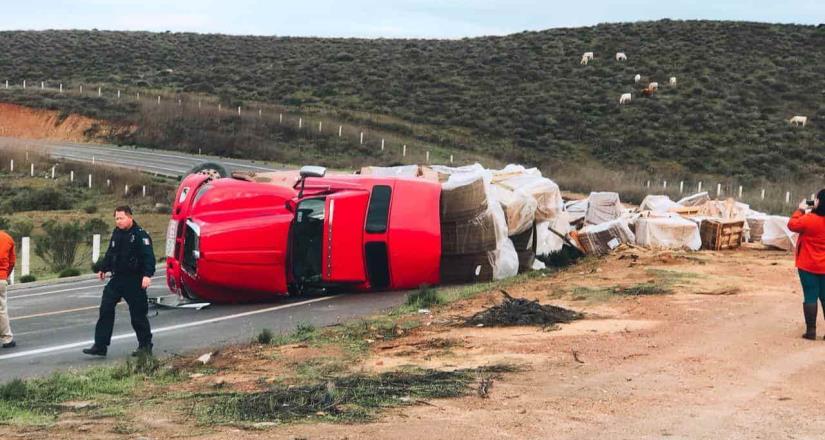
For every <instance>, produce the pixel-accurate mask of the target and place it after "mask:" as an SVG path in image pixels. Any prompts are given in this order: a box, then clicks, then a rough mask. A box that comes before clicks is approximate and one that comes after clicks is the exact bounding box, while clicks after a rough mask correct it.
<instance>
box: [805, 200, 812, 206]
mask: <svg viewBox="0 0 825 440" xmlns="http://www.w3.org/2000/svg"><path fill="white" fill-rule="evenodd" d="M805 204H806V205H808V206H810V207H813V206H814V201H813V200H805Z"/></svg>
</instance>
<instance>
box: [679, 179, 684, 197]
mask: <svg viewBox="0 0 825 440" xmlns="http://www.w3.org/2000/svg"><path fill="white" fill-rule="evenodd" d="M684 191H685V181H684V180H682V181H680V182H679V194H682V193H683V192H684Z"/></svg>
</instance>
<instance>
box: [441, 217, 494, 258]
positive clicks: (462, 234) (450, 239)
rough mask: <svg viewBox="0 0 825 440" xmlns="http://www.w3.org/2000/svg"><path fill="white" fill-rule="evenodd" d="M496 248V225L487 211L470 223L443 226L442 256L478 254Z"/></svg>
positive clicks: (443, 224) (445, 224)
mask: <svg viewBox="0 0 825 440" xmlns="http://www.w3.org/2000/svg"><path fill="white" fill-rule="evenodd" d="M495 248H496V224H495V219H494V218H493V214H492V213H491V212H488V211H485V212H484V213H482V214H481V215H478V216H476V217H475V218H473V219H470V220H469V221H463V222H457V223H442V224H441V254H442V255H462V254H477V253H480V252H486V251H491V250H493V249H495Z"/></svg>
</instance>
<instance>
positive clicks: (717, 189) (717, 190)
mask: <svg viewBox="0 0 825 440" xmlns="http://www.w3.org/2000/svg"><path fill="white" fill-rule="evenodd" d="M721 194H722V184H721V183H717V184H716V197H719V196H720V195H721Z"/></svg>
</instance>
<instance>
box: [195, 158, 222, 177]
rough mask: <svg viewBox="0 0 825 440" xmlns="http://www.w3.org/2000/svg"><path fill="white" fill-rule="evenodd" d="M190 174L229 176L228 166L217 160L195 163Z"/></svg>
mask: <svg viewBox="0 0 825 440" xmlns="http://www.w3.org/2000/svg"><path fill="white" fill-rule="evenodd" d="M189 174H206V175H207V176H209V177H211V178H213V179H220V178H221V177H228V176H229V173H228V172H227V171H226V168H225V167H224V166H223V165H221V164H219V163H216V162H204V163H202V164H198V165H195V166H194V167H192V169H190V170H189Z"/></svg>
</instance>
